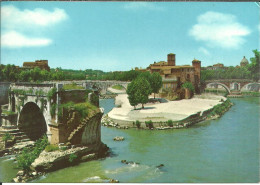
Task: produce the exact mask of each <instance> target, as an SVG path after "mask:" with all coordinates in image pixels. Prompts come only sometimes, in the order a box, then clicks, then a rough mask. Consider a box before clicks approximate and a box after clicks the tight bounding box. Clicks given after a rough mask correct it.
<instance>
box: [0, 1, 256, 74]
mask: <svg viewBox="0 0 260 185" xmlns="http://www.w3.org/2000/svg"><path fill="white" fill-rule="evenodd" d="M259 12H260V8H259V6H258V5H257V4H256V3H254V2H241V3H240V2H230V3H228V2H224V3H221V2H208V3H204V2H203V3H202V2H46V1H45V2H44V1H43V2H28V1H27V2H26V1H24V2H17V1H15V2H10V1H9V2H1V63H2V64H15V65H19V66H22V64H23V62H24V61H35V60H38V59H47V60H49V65H50V67H51V68H56V67H62V68H64V69H82V70H84V69H89V68H91V69H101V70H103V71H117V70H130V69H131V68H134V67H143V68H145V67H147V66H148V65H149V64H151V63H153V62H154V61H161V60H167V54H168V53H175V54H176V64H177V65H184V64H191V61H192V60H193V59H194V58H196V59H199V60H201V61H202V66H208V65H213V64H215V63H218V62H220V63H224V65H226V66H230V65H238V64H239V63H240V61H241V59H242V58H243V56H246V58H247V59H248V60H249V58H250V57H252V56H253V53H252V50H253V49H259V37H260V20H259V19H260V18H259V16H260V14H259Z"/></svg>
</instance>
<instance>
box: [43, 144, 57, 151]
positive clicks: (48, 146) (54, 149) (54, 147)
mask: <svg viewBox="0 0 260 185" xmlns="http://www.w3.org/2000/svg"><path fill="white" fill-rule="evenodd" d="M57 150H59V146H58V145H47V146H46V147H45V151H46V152H53V151H57Z"/></svg>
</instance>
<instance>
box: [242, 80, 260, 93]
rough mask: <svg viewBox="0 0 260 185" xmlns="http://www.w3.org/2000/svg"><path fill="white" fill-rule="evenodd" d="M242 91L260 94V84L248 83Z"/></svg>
mask: <svg viewBox="0 0 260 185" xmlns="http://www.w3.org/2000/svg"><path fill="white" fill-rule="evenodd" d="M241 91H252V92H260V83H257V82H253V83H248V84H246V85H244V86H243V87H242V88H241Z"/></svg>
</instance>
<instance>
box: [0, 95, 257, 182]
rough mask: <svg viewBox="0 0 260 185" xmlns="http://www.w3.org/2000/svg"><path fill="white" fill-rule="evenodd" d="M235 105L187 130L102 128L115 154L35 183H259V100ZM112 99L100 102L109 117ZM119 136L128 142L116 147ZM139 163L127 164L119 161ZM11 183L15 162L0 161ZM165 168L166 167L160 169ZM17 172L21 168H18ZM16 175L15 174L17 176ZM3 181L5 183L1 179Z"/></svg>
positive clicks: (243, 99)
mask: <svg viewBox="0 0 260 185" xmlns="http://www.w3.org/2000/svg"><path fill="white" fill-rule="evenodd" d="M231 100H232V102H234V104H235V105H234V106H233V107H232V108H231V110H230V111H228V112H227V113H226V114H225V115H224V116H223V117H221V118H220V119H218V120H212V121H205V122H203V123H199V124H196V125H194V126H193V127H190V128H188V129H177V130H162V131H150V130H135V129H129V130H118V129H115V128H107V127H102V141H103V142H104V143H106V144H107V145H108V146H109V147H110V148H111V150H112V152H113V153H114V154H115V155H112V156H110V157H107V158H105V159H102V160H96V161H90V162H86V163H81V164H79V165H78V166H73V167H69V168H66V169H61V170H58V171H55V172H52V173H49V174H47V175H46V177H45V178H42V179H38V180H36V181H35V182H107V180H108V179H109V178H112V179H118V180H119V181H120V182H258V181H259V179H258V174H259V169H258V167H259V165H258V164H259V159H258V139H259V138H258V130H259V126H258V125H259V115H258V114H259V112H258V111H259V101H258V99H257V98H241V99H231ZM113 103H114V100H112V99H108V100H101V101H100V105H101V107H104V108H105V112H106V113H107V112H108V111H110V110H111V109H112V108H113V106H114V104H113ZM115 136H123V137H125V140H124V141H122V142H115V141H113V138H114V137H115ZM124 159H125V160H127V161H133V162H136V163H137V162H138V163H140V164H136V163H134V164H128V165H127V164H123V163H121V160H124ZM0 163H1V171H0V174H1V175H0V177H1V179H0V180H1V181H6V182H7V181H8V180H7V179H8V178H7V177H6V176H8V175H7V173H3V171H7V172H8V171H10V173H12V170H13V169H10V165H9V166H8V165H5V164H6V163H10V164H13V162H12V160H10V161H3V160H2V159H1V160H0ZM159 164H164V166H163V167H162V168H160V169H159V168H156V166H158V165H159ZM16 170H17V169H16ZM13 176H14V175H13ZM2 179H4V180H2Z"/></svg>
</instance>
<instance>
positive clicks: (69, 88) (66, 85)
mask: <svg viewBox="0 0 260 185" xmlns="http://www.w3.org/2000/svg"><path fill="white" fill-rule="evenodd" d="M63 89H64V90H72V89H73V90H75V89H85V88H84V87H82V86H79V85H77V84H75V83H73V84H65V85H64V86H63Z"/></svg>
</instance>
